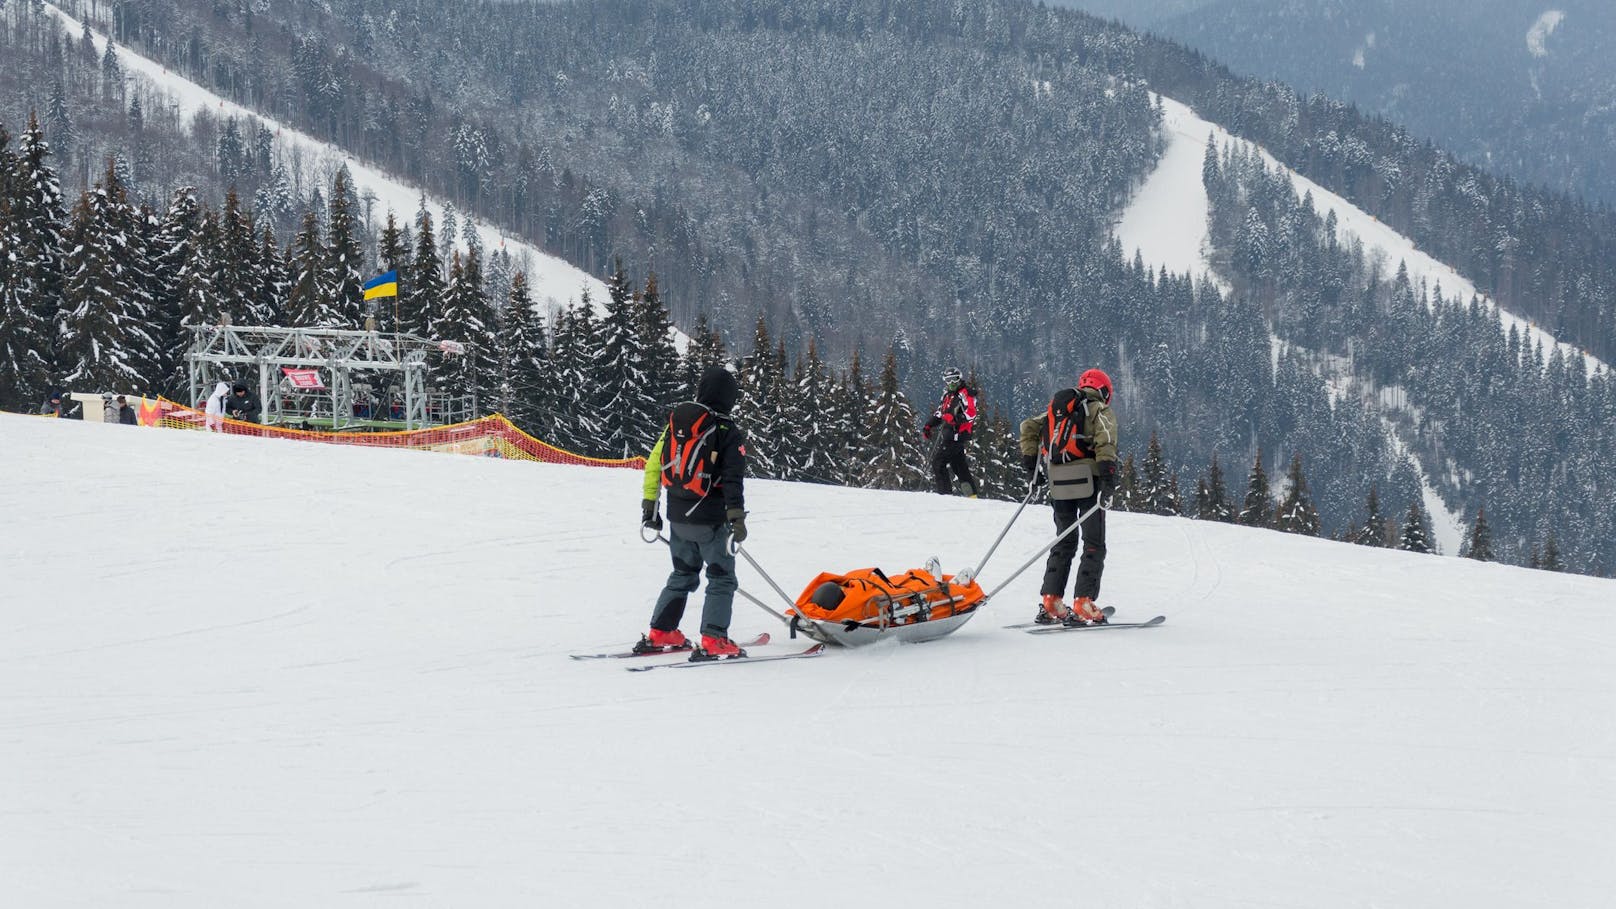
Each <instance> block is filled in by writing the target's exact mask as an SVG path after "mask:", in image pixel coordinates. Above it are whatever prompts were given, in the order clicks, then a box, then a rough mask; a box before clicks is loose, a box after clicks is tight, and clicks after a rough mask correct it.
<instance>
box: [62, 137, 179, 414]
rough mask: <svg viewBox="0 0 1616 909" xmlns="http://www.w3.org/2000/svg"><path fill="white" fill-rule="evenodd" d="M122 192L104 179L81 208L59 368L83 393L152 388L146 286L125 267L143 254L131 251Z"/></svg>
mask: <svg viewBox="0 0 1616 909" xmlns="http://www.w3.org/2000/svg"><path fill="white" fill-rule="evenodd" d="M107 177H111V168H110V167H109V168H108V171H107ZM105 179H106V177H104V178H103V180H104V181H105ZM122 193H123V188H122V186H121V185H118V184H117V183H115V182H114V183H113V184H112V185H111V188H110V190H109V188H108V184H107V183H106V182H101V183H97V184H96V185H95V186H94V187H93V188H91V189H89V190H86V191H85V193H84V195H82V196H81V197H80V198H79V203H78V205H76V206H75V207H74V209H73V227H72V233H71V235H70V239H69V241H68V242H69V245H70V249H71V252H70V254H69V256H70V261H71V262H72V263H73V268H72V271H71V273H70V274H69V275H68V278H67V282H66V285H65V287H64V289H63V293H64V296H63V318H62V320H61V322H60V323H59V325H58V331H59V333H60V338H61V347H60V356H59V362H58V364H57V368H58V370H59V373H60V375H61V377H62V381H63V384H64V385H66V386H67V387H69V388H75V387H76V388H77V389H79V390H81V391H123V392H133V391H141V390H144V383H145V380H146V374H145V369H146V368H147V367H148V365H149V364H146V363H142V362H141V358H142V356H143V355H144V354H145V353H146V351H148V350H151V349H153V348H154V347H155V342H154V341H152V339H151V336H150V334H149V333H148V332H147V330H146V324H147V323H146V321H145V320H146V318H147V315H146V312H145V311H144V299H143V297H142V295H143V294H144V290H143V289H141V288H138V287H135V286H133V285H132V282H131V274H130V272H129V270H128V268H127V266H126V265H125V262H126V257H128V256H130V255H135V254H138V252H137V251H134V250H131V249H130V246H131V242H132V238H131V237H130V236H129V234H128V232H127V231H128V228H129V227H130V224H129V219H128V218H125V217H123V216H121V215H120V214H119V213H118V211H117V209H118V208H119V207H120V206H126V205H127V204H128V200H127V199H126V198H124V197H123V195H122Z"/></svg>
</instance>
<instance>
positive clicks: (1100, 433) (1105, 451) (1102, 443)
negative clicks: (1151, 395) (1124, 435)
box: [1021, 388, 1117, 461]
mask: <svg viewBox="0 0 1616 909" xmlns="http://www.w3.org/2000/svg"><path fill="white" fill-rule="evenodd" d="M1078 394H1081V395H1082V396H1083V406H1084V407H1085V408H1087V410H1088V417H1087V418H1086V420H1085V423H1086V425H1085V427H1084V428H1085V429H1087V430H1088V435H1089V439H1090V440H1091V441H1092V442H1093V444H1092V446H1091V447H1092V449H1093V451H1094V460H1096V461H1115V460H1116V459H1117V416H1116V414H1114V413H1112V412H1111V405H1109V404H1107V403H1105V401H1104V400H1103V399H1102V398H1101V397H1100V393H1099V392H1098V391H1096V390H1095V389H1092V388H1080V389H1078ZM1048 423H1049V414H1048V412H1047V411H1046V412H1045V413H1041V414H1039V415H1037V416H1035V417H1028V418H1027V419H1025V420H1022V421H1021V453H1022V454H1023V455H1035V454H1038V450H1039V448H1040V447H1041V446H1042V445H1043V442H1044V435H1045V434H1046V433H1047V432H1048V431H1049V426H1048Z"/></svg>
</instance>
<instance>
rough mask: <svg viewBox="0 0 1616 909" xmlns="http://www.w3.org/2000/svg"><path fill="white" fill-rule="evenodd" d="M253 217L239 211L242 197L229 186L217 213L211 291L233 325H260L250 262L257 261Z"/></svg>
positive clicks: (254, 275) (255, 280)
mask: <svg viewBox="0 0 1616 909" xmlns="http://www.w3.org/2000/svg"><path fill="white" fill-rule="evenodd" d="M253 234H254V231H253V223H252V219H251V218H250V217H249V216H248V215H247V213H246V212H244V211H242V210H241V199H240V198H239V197H238V196H237V195H236V191H235V189H231V190H229V191H228V192H226V193H225V195H224V208H223V209H222V210H221V211H220V212H219V246H218V248H217V252H216V253H215V254H214V256H213V263H214V272H213V281H214V288H213V290H214V294H215V299H216V300H217V301H218V305H219V308H220V310H221V311H222V312H223V313H224V314H225V315H228V316H229V317H230V322H231V324H233V325H263V324H265V323H264V321H263V317H264V315H265V314H264V313H260V312H259V311H258V307H257V305H256V300H257V292H256V291H257V283H258V276H257V275H256V274H254V273H253V263H254V262H256V261H257V260H258V244H257V238H256V237H255V236H254V235H253Z"/></svg>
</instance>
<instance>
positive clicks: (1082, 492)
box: [1021, 369, 1117, 625]
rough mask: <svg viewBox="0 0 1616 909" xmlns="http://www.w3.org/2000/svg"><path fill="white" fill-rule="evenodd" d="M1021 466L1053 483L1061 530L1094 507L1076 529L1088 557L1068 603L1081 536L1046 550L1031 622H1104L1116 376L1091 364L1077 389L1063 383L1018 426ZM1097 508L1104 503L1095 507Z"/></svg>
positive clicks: (1113, 477)
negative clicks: (1103, 578)
mask: <svg viewBox="0 0 1616 909" xmlns="http://www.w3.org/2000/svg"><path fill="white" fill-rule="evenodd" d="M1021 463H1022V466H1023V467H1024V468H1025V469H1026V471H1027V479H1028V482H1029V483H1036V482H1037V481H1038V480H1039V478H1040V477H1043V478H1045V479H1047V480H1048V482H1049V504H1050V505H1051V506H1052V507H1053V509H1054V512H1055V530H1056V531H1057V532H1062V533H1064V532H1065V531H1066V529H1067V528H1069V527H1071V526H1072V523H1073V522H1074V521H1076V520H1077V518H1078V515H1080V514H1082V513H1084V512H1086V511H1088V510H1089V509H1091V508H1092V509H1094V510H1093V513H1091V514H1090V515H1089V516H1088V517H1087V518H1085V519H1084V520H1083V526H1082V527H1081V528H1080V529H1079V530H1078V533H1081V534H1082V536H1083V561H1082V562H1081V563H1080V564H1079V565H1078V569H1077V583H1076V584H1075V585H1074V588H1073V600H1072V605H1071V607H1070V608H1067V606H1066V604H1065V603H1064V602H1062V597H1063V596H1064V595H1065V591H1066V579H1067V578H1068V577H1069V576H1070V575H1071V572H1072V558H1073V556H1075V555H1076V554H1077V540H1078V537H1077V533H1074V534H1070V535H1068V536H1066V537H1065V538H1064V539H1062V540H1061V541H1060V542H1059V543H1057V544H1055V547H1054V548H1053V549H1051V550H1050V551H1049V560H1048V562H1046V563H1045V566H1044V583H1043V587H1042V588H1041V589H1040V592H1041V593H1042V595H1043V601H1042V602H1041V603H1040V604H1039V607H1038V614H1037V615H1036V616H1035V617H1034V618H1033V621H1035V622H1037V623H1038V624H1040V625H1053V624H1055V623H1057V622H1063V623H1066V624H1074V623H1081V624H1091V625H1099V624H1104V622H1105V613H1103V612H1101V611H1100V607H1099V606H1098V605H1096V604H1095V600H1097V599H1099V597H1100V576H1101V575H1102V574H1104V573H1105V507H1104V505H1105V504H1106V503H1109V502H1110V499H1111V495H1112V493H1114V492H1115V491H1116V487H1117V418H1116V415H1115V414H1113V413H1112V412H1111V377H1110V376H1108V375H1106V374H1105V373H1104V372H1102V371H1101V370H1098V369H1090V370H1088V371H1087V372H1085V373H1083V375H1082V376H1081V377H1080V378H1079V379H1078V381H1077V387H1076V388H1063V389H1061V390H1060V391H1057V392H1055V396H1054V397H1053V398H1051V399H1050V402H1049V408H1048V409H1047V410H1046V411H1045V412H1044V413H1042V414H1040V415H1038V416H1035V417H1031V418H1029V419H1026V420H1023V421H1022V423H1021ZM1096 506H1099V507H1096Z"/></svg>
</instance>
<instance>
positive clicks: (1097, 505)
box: [982, 497, 1107, 602]
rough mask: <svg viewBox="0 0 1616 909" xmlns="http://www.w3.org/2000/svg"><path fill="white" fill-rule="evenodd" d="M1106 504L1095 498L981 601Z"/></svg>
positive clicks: (1011, 579) (1005, 584)
mask: <svg viewBox="0 0 1616 909" xmlns="http://www.w3.org/2000/svg"><path fill="white" fill-rule="evenodd" d="M1029 498H1030V497H1029ZM1106 504H1107V502H1106V500H1105V499H1103V498H1097V499H1095V501H1094V504H1093V505H1091V506H1089V510H1088V511H1085V512H1083V513H1082V514H1080V515H1078V516H1077V520H1075V521H1073V522H1072V526H1070V527H1068V528H1066V529H1065V530H1063V531H1061V532H1060V533H1058V534H1056V535H1055V539H1053V540H1050V541H1049V542H1048V543H1045V544H1044V545H1042V546H1040V547H1038V551H1037V552H1034V553H1033V554H1032V555H1030V556H1028V557H1027V561H1025V562H1022V563H1021V567H1020V568H1017V569H1016V570H1015V571H1012V572H1010V576H1009V577H1008V578H1005V579H1004V580H1003V581H1001V582H999V586H997V587H995V588H993V589H992V590H990V591H988V593H987V595H986V596H984V597H983V598H982V599H983V601H984V602H985V601H987V600H991V599H993V598H994V597H995V596H997V595H998V593H999V591H1001V590H1003V589H1004V588H1005V587H1007V586H1009V584H1010V582H1011V581H1014V580H1015V579H1016V578H1019V577H1021V573H1022V572H1024V571H1026V570H1027V569H1029V568H1031V567H1032V564H1033V563H1034V562H1036V561H1038V557H1039V556H1042V555H1043V554H1044V553H1046V552H1048V551H1050V550H1051V549H1054V548H1055V547H1056V546H1057V545H1059V544H1060V541H1061V540H1064V539H1066V538H1067V537H1068V536H1071V534H1072V532H1073V531H1075V530H1077V529H1078V528H1079V527H1082V526H1083V522H1084V521H1086V520H1088V518H1089V515H1091V514H1094V513H1095V512H1096V511H1099V510H1100V509H1102V508H1104V507H1105V506H1106ZM995 545H997V544H995Z"/></svg>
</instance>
